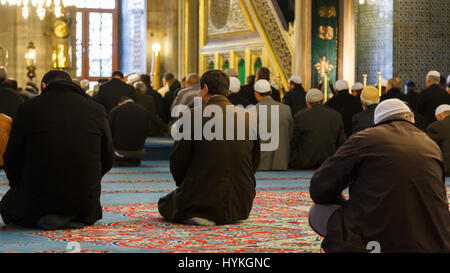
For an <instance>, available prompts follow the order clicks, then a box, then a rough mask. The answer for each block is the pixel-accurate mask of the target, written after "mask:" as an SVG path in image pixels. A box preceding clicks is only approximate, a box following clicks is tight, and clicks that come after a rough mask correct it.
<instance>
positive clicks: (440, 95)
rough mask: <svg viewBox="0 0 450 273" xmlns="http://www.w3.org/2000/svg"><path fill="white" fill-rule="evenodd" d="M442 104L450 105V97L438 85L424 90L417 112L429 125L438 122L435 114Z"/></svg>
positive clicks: (418, 101)
mask: <svg viewBox="0 0 450 273" xmlns="http://www.w3.org/2000/svg"><path fill="white" fill-rule="evenodd" d="M441 104H450V95H449V94H448V93H447V92H445V91H444V90H443V89H441V88H440V87H439V85H438V84H434V85H431V86H430V87H428V88H426V89H424V90H423V91H422V92H421V93H420V95H419V99H418V100H417V106H416V110H417V112H419V113H420V114H422V115H424V116H425V118H426V119H427V125H430V124H431V123H432V122H433V121H436V116H435V115H434V112H435V110H436V108H437V107H438V106H439V105H441Z"/></svg>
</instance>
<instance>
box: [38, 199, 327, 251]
mask: <svg viewBox="0 0 450 273" xmlns="http://www.w3.org/2000/svg"><path fill="white" fill-rule="evenodd" d="M310 206H311V201H310V199H309V195H308V193H305V192H258V194H257V197H256V199H255V202H254V207H253V210H252V213H251V215H250V218H249V219H248V220H247V221H243V222H241V223H238V224H234V225H224V226H215V227H197V226H188V225H181V224H172V223H168V222H165V221H164V220H163V219H162V218H161V217H160V216H159V213H158V209H157V204H155V203H139V204H130V205H110V206H106V207H104V210H105V211H107V212H112V213H118V214H121V215H122V216H127V217H132V218H137V219H139V220H136V221H121V222H117V223H111V224H100V225H94V226H91V227H86V228H83V229H81V230H59V231H46V232H38V233H33V234H34V235H40V236H46V237H49V238H51V239H56V240H71V241H76V242H80V243H92V244H101V245H105V244H110V245H115V246H123V247H131V248H140V249H154V250H156V252H159V251H162V252H203V253H205V252H233V253H238V252H267V253H269V252H284V253H287V252H319V250H320V242H321V238H320V237H319V236H317V235H316V234H315V233H314V232H313V231H312V230H311V229H310V228H309V226H308V219H307V213H308V210H309V207H310Z"/></svg>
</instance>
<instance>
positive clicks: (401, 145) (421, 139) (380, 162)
mask: <svg viewBox="0 0 450 273" xmlns="http://www.w3.org/2000/svg"><path fill="white" fill-rule="evenodd" d="M347 187H349V196H350V197H349V199H348V201H346V202H344V204H343V206H342V207H341V208H339V209H337V210H336V211H335V212H334V213H333V214H332V215H331V217H330V218H329V220H328V228H327V236H326V237H325V238H324V240H323V242H322V248H323V249H324V250H325V251H326V252H367V251H368V250H367V249H366V248H367V244H368V243H369V242H371V241H376V242H378V243H379V244H380V246H381V252H449V251H450V234H449V231H450V215H449V210H448V204H447V196H446V192H445V182H444V169H443V165H442V157H441V152H440V150H439V147H438V146H437V145H436V143H434V142H433V141H432V140H431V139H430V138H429V137H427V136H426V134H425V133H424V132H422V131H421V130H419V129H418V128H416V127H415V126H414V125H413V124H412V123H410V122H408V121H406V120H387V121H386V122H383V123H380V124H378V125H377V126H375V127H372V128H369V129H366V130H364V131H361V132H359V133H357V134H355V135H353V136H352V137H351V138H350V139H349V140H348V141H347V142H346V143H345V144H344V145H342V146H341V148H339V150H338V151H337V152H336V154H335V155H334V156H332V157H331V158H329V159H328V160H327V161H325V162H324V163H323V164H322V166H321V167H320V169H318V170H317V171H316V172H315V173H314V175H313V177H312V179H311V187H310V195H311V199H312V200H313V201H314V202H315V203H316V204H342V200H340V198H339V196H340V195H341V193H342V191H343V190H344V189H346V188H347Z"/></svg>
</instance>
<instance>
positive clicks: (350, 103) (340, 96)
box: [326, 90, 362, 137]
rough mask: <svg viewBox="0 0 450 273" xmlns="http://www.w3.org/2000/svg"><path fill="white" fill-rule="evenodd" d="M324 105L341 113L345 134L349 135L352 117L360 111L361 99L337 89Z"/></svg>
mask: <svg viewBox="0 0 450 273" xmlns="http://www.w3.org/2000/svg"><path fill="white" fill-rule="evenodd" d="M326 105H327V106H330V107H331V108H333V109H334V110H336V111H338V112H339V113H341V115H342V121H343V123H344V130H345V135H346V136H347V137H348V136H350V135H351V134H352V117H353V115H354V114H356V113H359V112H361V111H362V106H361V100H360V99H359V98H358V97H355V96H353V95H351V94H349V93H348V92H347V91H345V90H344V91H339V92H338V93H337V95H336V96H335V97H333V98H332V99H330V100H329V101H328V102H327V103H326Z"/></svg>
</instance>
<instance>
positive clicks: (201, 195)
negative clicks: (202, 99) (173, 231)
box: [158, 96, 260, 225]
mask: <svg viewBox="0 0 450 273" xmlns="http://www.w3.org/2000/svg"><path fill="white" fill-rule="evenodd" d="M212 104H213V105H218V106H219V107H220V108H222V110H223V111H225V107H226V106H227V105H231V106H232V104H231V103H230V102H229V101H228V100H227V99H226V97H225V96H215V97H212V98H211V99H210V100H209V101H208V103H207V105H212ZM234 108H235V109H236V111H237V112H238V113H239V114H238V116H242V115H249V112H248V111H246V110H244V109H242V108H240V107H234ZM193 111H194V109H191V111H190V113H191V118H193V115H194V114H193ZM224 113H225V112H224ZM223 118H224V119H226V115H223ZM208 119H209V118H204V119H203V125H204V124H205V123H206V122H207V121H208ZM180 121H181V119H180ZM192 122H193V121H192ZM193 124H194V123H192V128H193ZM224 124H225V123H224ZM245 127H246V130H247V132H248V130H249V124H248V123H247V124H246V126H245ZM236 131H237V130H236V126H235V128H234V132H235V135H234V136H235V138H234V139H236V136H237V135H236ZM192 133H193V132H192ZM223 133H224V136H226V126H225V125H224V126H223ZM254 133H256V132H254ZM259 154H260V146H259V142H258V141H257V140H212V141H208V140H179V141H176V142H175V144H174V147H173V150H172V154H171V156H170V172H171V173H172V175H173V178H174V179H175V183H176V185H177V187H178V188H177V189H176V190H175V191H174V192H172V193H170V194H169V195H167V196H165V197H163V198H161V199H160V200H159V204H158V207H159V212H160V213H161V215H162V216H163V217H164V218H166V219H168V220H169V221H175V222H182V221H184V220H187V219H189V218H192V217H202V218H206V219H209V220H211V221H214V222H215V223H216V224H219V225H220V224H227V223H233V222H235V221H238V220H245V219H247V218H248V216H249V214H250V211H251V209H252V204H253V199H254V197H255V186H256V183H255V172H256V169H257V168H258V164H259Z"/></svg>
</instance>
